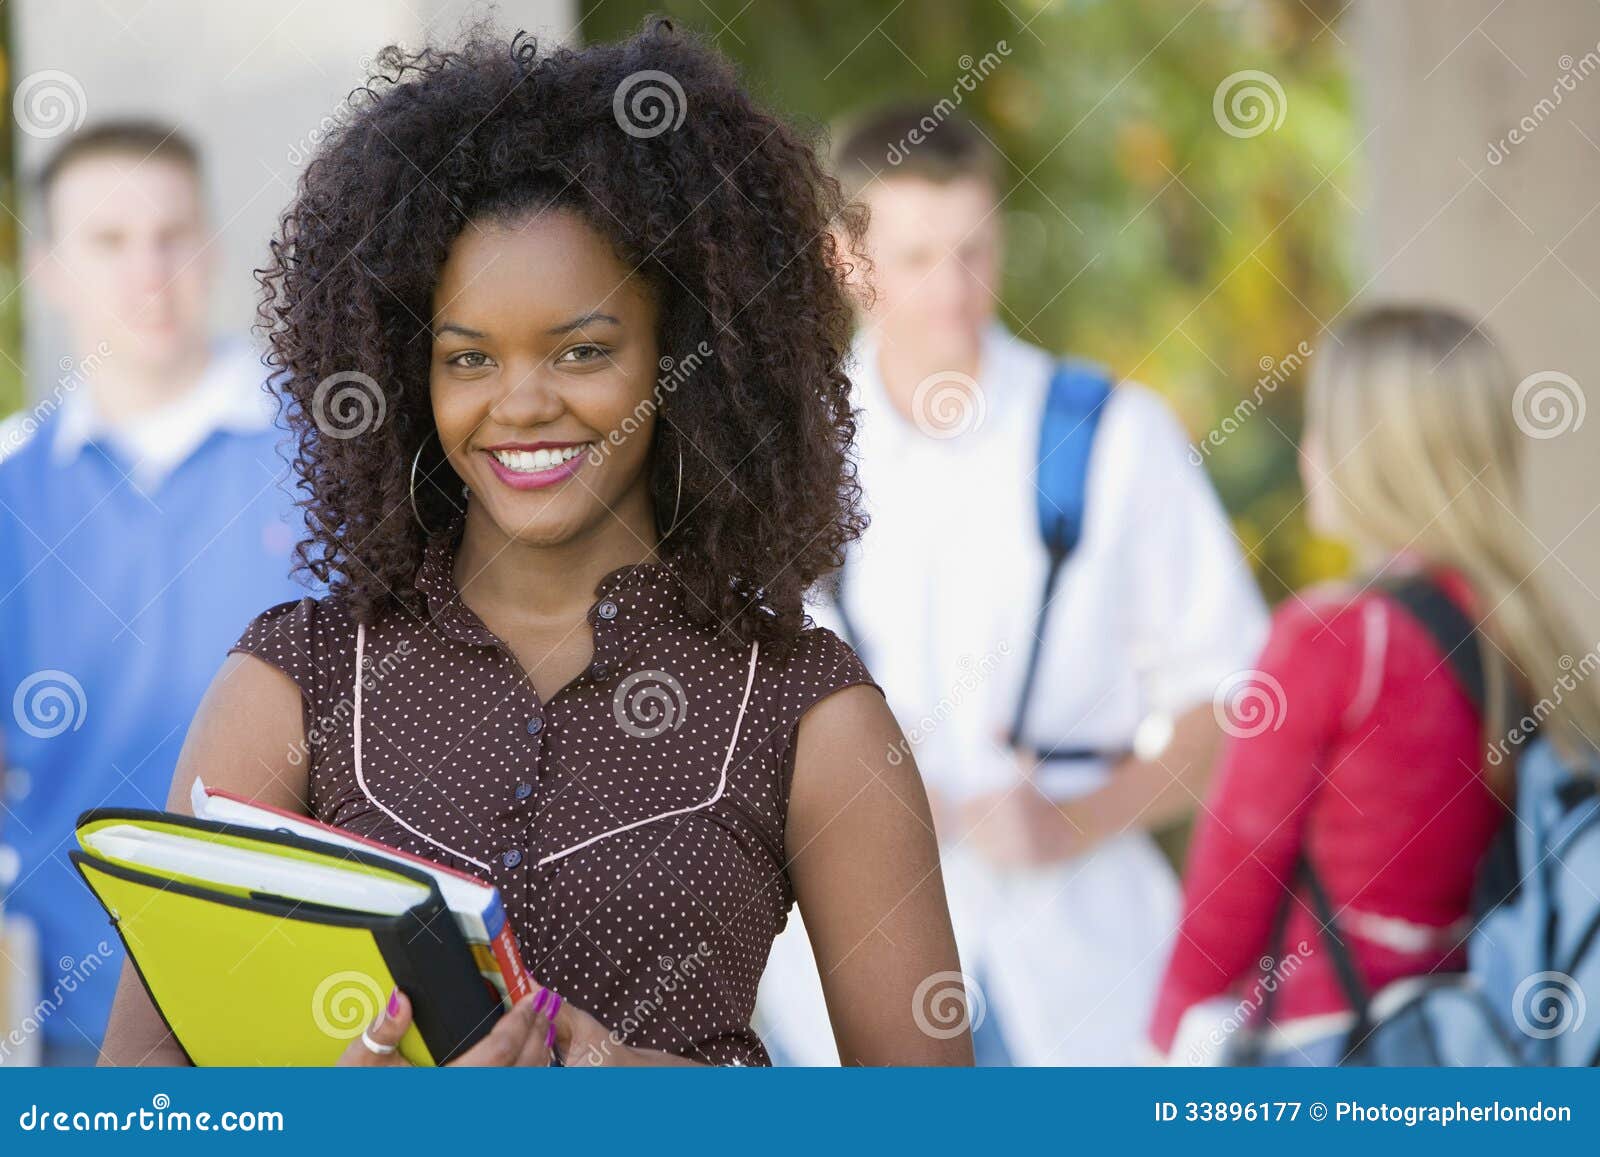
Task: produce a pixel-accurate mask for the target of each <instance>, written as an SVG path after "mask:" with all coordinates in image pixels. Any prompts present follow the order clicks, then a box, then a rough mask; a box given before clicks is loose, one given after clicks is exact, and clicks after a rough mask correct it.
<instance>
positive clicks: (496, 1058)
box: [339, 988, 593, 1068]
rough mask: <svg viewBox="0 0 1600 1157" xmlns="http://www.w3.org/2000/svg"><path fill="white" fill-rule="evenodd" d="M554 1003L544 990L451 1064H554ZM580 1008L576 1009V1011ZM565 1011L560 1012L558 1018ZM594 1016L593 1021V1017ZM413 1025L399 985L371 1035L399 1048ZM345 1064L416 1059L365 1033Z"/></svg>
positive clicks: (394, 1064) (384, 1064) (386, 1064)
mask: <svg viewBox="0 0 1600 1157" xmlns="http://www.w3.org/2000/svg"><path fill="white" fill-rule="evenodd" d="M551 1003H554V1002H553V1000H552V993H551V992H550V990H549V989H546V988H541V989H539V991H538V992H537V993H535V994H533V995H531V996H525V997H523V998H522V999H521V1000H519V1001H517V1003H516V1004H514V1005H512V1006H511V1011H510V1012H508V1013H506V1014H505V1015H504V1016H502V1017H501V1018H500V1019H499V1020H498V1021H496V1022H495V1025H494V1027H493V1028H492V1029H490V1030H489V1032H488V1034H487V1035H485V1036H484V1038H483V1039H482V1040H480V1041H479V1042H478V1043H477V1044H475V1045H473V1046H472V1047H471V1048H469V1049H468V1050H467V1051H466V1052H464V1053H462V1054H461V1055H460V1056H458V1057H457V1058H456V1059H455V1060H453V1061H451V1062H450V1064H452V1065H461V1066H465V1067H474V1066H476V1067H487V1066H499V1065H548V1064H549V1063H550V1048H549V1044H548V1042H549V1040H550V1038H551V1032H550V1018H549V1016H548V1015H547V1011H546V1010H547V1008H548V1006H549V1005H550V1004H551ZM571 1011H572V1012H576V1011H577V1010H576V1009H573V1010H571ZM566 1012H567V1010H565V1009H560V1010H558V1011H557V1013H556V1019H557V1021H558V1022H559V1021H560V1020H562V1019H563V1017H564V1014H565V1013H566ZM590 1019H593V1018H592V1017H591V1018H590ZM410 1027H411V1001H410V999H409V998H407V996H406V994H405V993H403V992H401V991H400V990H399V989H398V988H397V989H395V990H394V991H393V992H391V993H390V994H389V1003H388V1006H387V1007H386V1008H384V1009H383V1011H382V1012H380V1013H379V1014H378V1019H377V1020H376V1021H375V1022H374V1023H373V1025H372V1027H371V1028H369V1029H368V1030H367V1036H368V1037H369V1038H370V1039H371V1040H372V1041H373V1043H375V1044H378V1045H391V1046H396V1045H399V1043H400V1038H401V1037H403V1036H404V1035H405V1034H406V1030H407V1029H409V1028H410ZM339 1064H341V1065H358V1066H366V1067H369V1068H408V1067H410V1065H411V1062H410V1061H408V1060H406V1059H405V1057H403V1056H401V1055H400V1054H399V1053H398V1052H392V1053H383V1054H380V1053H375V1052H373V1051H372V1050H371V1049H369V1048H368V1047H367V1046H366V1044H365V1043H364V1042H363V1041H362V1039H361V1038H360V1037H357V1038H356V1039H355V1040H353V1041H351V1042H350V1046H349V1047H348V1048H346V1049H345V1050H344V1055H343V1056H341V1057H340V1058H339Z"/></svg>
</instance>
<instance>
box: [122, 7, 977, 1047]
mask: <svg viewBox="0 0 1600 1157" xmlns="http://www.w3.org/2000/svg"><path fill="white" fill-rule="evenodd" d="M380 59H381V61H382V67H383V68H385V69H386V70H387V75H385V76H383V77H380V78H378V79H377V80H375V81H374V82H373V84H372V86H371V88H370V89H369V90H367V92H368V100H367V102H366V103H365V105H364V106H363V107H362V108H361V109H360V110H359V112H358V113H357V115H355V116H354V117H353V118H352V120H351V121H350V122H349V124H348V125H346V126H344V127H343V128H342V129H341V130H340V132H339V133H338V134H337V135H336V136H334V137H332V138H331V139H330V140H329V141H328V142H327V143H326V145H325V147H324V149H323V151H322V152H321V153H320V154H319V156H318V157H317V158H315V159H314V160H313V161H312V162H311V164H310V165H309V166H308V167H307V170H306V173H305V177H304V180H303V182H302V186H301V189H300V191H299V195H298V197H297V199H296V201H295V203H294V205H293V206H292V207H291V208H290V210H289V211H288V213H287V214H286V215H285V218H284V223H283V230H282V234H281V236H280V237H279V239H278V240H277V241H276V242H275V244H274V248H273V255H274V257H273V262H272V264H271V266H270V267H269V268H268V269H267V270H266V271H265V272H264V273H263V274H262V280H263V284H264V285H265V287H266V289H267V300H266V303H265V304H264V306H263V314H264V317H265V319H266V321H267V323H268V325H267V328H268V329H269V332H270V337H271V342H272V349H273V359H274V361H275V362H276V364H277V365H278V366H279V367H280V369H281V370H282V373H281V375H280V376H279V378H278V379H277V380H278V385H279V388H280V389H281V390H282V392H283V394H284V395H285V398H286V400H287V401H288V402H289V403H290V404H289V406H288V408H287V413H288V415H289V421H290V423H291V425H292V427H293V430H294V432H295V435H296V437H297V443H298V447H297V449H298V452H297V454H296V456H295V467H296V470H297V472H298V474H299V478H300V483H301V487H302V489H303V490H304V492H305V495H306V498H305V500H304V505H305V507H306V509H307V512H308V514H309V519H308V523H309V525H310V527H311V528H312V529H311V537H310V539H309V540H308V541H307V542H305V543H303V544H302V545H301V560H302V562H303V563H304V564H305V565H306V567H307V568H308V569H309V570H310V571H311V572H312V573H313V574H315V575H317V576H318V577H320V578H322V579H323V580H325V581H326V582H327V583H328V586H329V594H328V596H327V597H326V598H324V599H320V600H316V599H305V600H302V601H301V602H299V603H284V604H281V605H279V606H276V607H272V608H270V609H268V610H267V611H265V612H264V613H262V614H261V615H259V616H258V617H257V618H256V619H255V620H254V621H253V622H252V623H251V624H250V625H249V627H248V628H247V629H246V630H245V632H244V634H243V636H242V637H241V638H240V639H239V641H238V642H237V643H236V644H235V645H234V647H233V652H234V653H233V654H232V655H230V656H229V657H228V658H227V659H226V661H225V662H224V664H223V667H222V670H221V671H220V672H219V674H218V675H217V677H216V680H215V681H214V682H213V684H212V686H211V689H210V691H209V692H208V694H207V697H206V700H205V702H204V703H203V704H202V707H201V709H200V711H199V713H198V715H197V716H196V718H195V721H194V724H193V726H192V728H191V729H190V733H189V737H188V740H187V742H186V743H185V746H184V751H183V755H182V758H181V760H180V762H179V766H178V769H177V772H176V774H175V776H174V780H173V784H172V792H171V796H170V802H169V806H171V807H172V808H174V809H175V810H187V807H188V800H189V794H190V786H191V784H192V783H193V781H194V779H195V778H196V776H197V775H199V774H200V773H201V772H202V770H203V772H204V776H205V780H206V783H207V784H208V785H211V786H214V787H221V788H227V789H231V790H233V791H234V792H237V793H239V794H242V795H245V796H250V797H254V798H256V799H259V800H262V801H264V802H267V803H271V804H274V805H277V806H280V807H285V808H290V809H294V810H297V811H300V812H303V813H305V814H309V815H312V816H315V817H316V818H318V819H320V820H322V821H324V822H326V823H329V824H333V825H335V826H338V827H342V828H346V829H348V830H350V831H352V832H355V833H358V834H360V835H363V836H366V837H368V838H372V839H377V840H381V841H383V842H386V843H389V844H392V845H394V846H396V847H399V848H401V849H403V850H405V851H409V852H413V853H416V854H419V855H424V856H427V857H429V858H430V859H434V860H437V861H439V862H440V863H442V864H445V865H447V866H449V867H453V868H456V869H458V870H461V871H466V872H472V873H474V874H476V875H478V876H480V877H481V878H483V879H486V880H488V881H490V882H491V883H493V884H494V885H495V886H496V887H497V888H498V889H499V890H500V892H501V894H502V896H503V898H504V901H505V905H506V912H507V917H508V920H509V922H510V924H511V926H512V928H513V929H514V931H515V932H516V934H517V938H518V941H519V943H520V946H521V950H522V954H523V957H524V958H525V960H526V961H527V962H528V964H529V967H530V969H531V971H532V972H533V973H534V976H535V978H536V979H537V980H538V981H539V982H540V988H539V991H538V996H537V997H529V998H527V999H525V1000H524V1001H522V1002H521V1003H519V1004H518V1005H517V1006H516V1008H514V1009H513V1010H512V1011H511V1012H510V1013H509V1014H507V1015H506V1016H505V1017H503V1018H502V1019H501V1020H500V1021H499V1022H498V1023H497V1024H496V1025H495V1027H494V1028H493V1030H492V1031H491V1032H490V1033H489V1034H488V1036H486V1037H485V1038H484V1040H483V1041H482V1042H480V1043H479V1044H477V1045H475V1046H473V1048H472V1049H470V1050H469V1051H468V1052H467V1053H466V1054H464V1056H463V1057H462V1058H459V1063H467V1064H539V1065H542V1064H547V1063H551V1062H552V1060H556V1061H558V1062H559V1063H565V1064H661V1063H701V1064H706V1063H709V1064H765V1063H767V1061H768V1057H767V1053H766V1050H765V1048H764V1047H763V1045H762V1042H761V1040H760V1038H759V1037H758V1036H757V1035H756V1033H755V1032H754V1031H753V1030H752V1028H751V1025H750V1020H751V1015H752V1012H753V1010H754V1006H755V996H756V987H757V984H758V982H759V981H760V978H761V974H762V971H763V969H764V968H765V965H766V961H767V955H768V951H769V949H770V948H771V945H772V940H773V938H774V937H775V936H776V935H777V934H778V932H779V931H780V930H781V929H782V928H783V926H784V924H785V922H786V920H787V914H788V911H789V909H790V907H791V906H792V905H793V904H794V903H796V902H798V903H799V905H800V906H801V908H802V910H803V911H804V914H805V922H806V926H807V929H808V932H809V934H810V936H811V940H812V945H813V948H814V950H815V955H816V958H817V962H818V965H819V968H820V970H821V973H822V976H823V981H824V988H825V990H826V993H827V997H828V1007H829V1014H830V1018H831V1020H832V1022H833V1029H834V1035H835V1037H836V1039H837V1041H838V1044H839V1049H840V1055H841V1057H842V1058H843V1059H844V1060H845V1061H847V1062H849V1063H862V1064H894V1063H900V1064H960V1063H970V1062H971V1058H972V1048H971V1041H970V1036H969V1035H968V1034H967V1033H966V1032H965V1031H960V1032H957V1033H953V1034H952V1033H951V1032H949V1031H947V1030H945V1029H944V1028H942V1027H941V1029H940V1031H938V1032H929V1031H926V1026H927V1025H928V1018H927V1014H926V1010H925V1009H923V1008H920V1007H918V1001H919V997H920V996H921V994H923V993H925V992H926V991H927V990H928V988H929V983H930V982H932V981H941V982H946V984H945V986H947V982H948V981H949V979H950V978H951V977H954V976H959V968H960V964H959V961H958V959H957V956H956V949H955V944H954V939H953V937H952V935H951V931H950V922H949V916H948V913H947V911H946V906H945V897H944V889H943V884H942V880H941V876H940V872H939V862H938V854H937V850H936V846H935V841H934V837H933V829H932V823H931V820H930V818H929V814H928V806H927V800H926V798H925V796H924V793H923V789H922V785H921V781H920V780H919V778H918V776H917V773H916V770H915V768H914V767H913V766H912V764H911V762H910V761H909V760H907V759H906V758H904V755H903V752H904V751H905V750H906V746H905V741H904V739H903V737H902V736H901V734H900V732H899V729H898V728H897V727H896V725H895V723H894V720H893V717H892V716H891V715H890V713H889V710H888V708H887V706H886V704H885V703H884V700H883V697H882V695H881V693H880V692H879V691H878V689H877V688H876V686H875V685H873V683H872V680H871V676H870V675H869V674H868V673H867V672H866V670H865V669H864V668H863V667H862V665H861V663H860V661H859V660H858V659H857V658H856V657H855V655H854V654H853V653H852V652H851V651H850V649H849V648H848V647H846V646H845V645H844V644H843V643H842V642H841V641H840V640H839V639H838V638H837V637H835V636H834V635H832V634H831V633H829V632H827V631H825V630H819V629H816V628H814V627H811V626H809V625H808V623H807V620H806V618H805V615H804V612H803V607H802V603H801V599H802V595H803V594H804V592H805V590H806V588H807V587H809V586H810V585H811V584H812V583H813V582H814V581H815V580H816V579H818V578H819V577H821V576H823V575H824V574H826V573H827V572H828V571H829V570H830V569H831V568H833V567H834V566H836V565H837V563H838V561H839V553H840V551H841V549H842V548H843V546H844V545H845V544H846V543H847V542H849V541H850V540H851V538H853V537H854V536H855V535H856V534H857V533H858V532H859V530H860V528H861V526H862V518H861V515H860V514H859V513H858V511H857V508H856V497H857V488H856V484H855V480H854V477H853V474H852V472H851V469H850V467H849V451H850V445H851V440H852V437H853V434H854V423H853V420H852V417H851V410H850V401H849V392H848V389H849V388H848V383H847V379H846V377H845V374H844V370H843V361H844V358H845V356H846V351H847V348H848V340H849V326H850V310H849V306H848V302H847V299H846V295H845V290H844V288H843V282H842V278H843V276H844V274H845V272H846V268H845V267H846V264H847V262H848V260H849V254H850V253H851V252H852V251H853V246H854V245H855V242H856V239H857V237H858V235H859V226H860V222H859V221H858V220H857V219H856V218H855V216H854V215H853V214H852V213H851V212H848V211H846V210H845V209H844V207H843V205H842V204H841V199H840V195H839V191H838V188H837V186H836V185H835V184H834V183H833V182H832V181H831V180H829V179H828V178H826V177H825V176H824V175H823V174H822V172H821V170H820V169H819V167H818V163H817V161H816V154H815V152H814V151H813V149H812V147H811V144H810V142H808V141H806V140H804V139H802V138H801V137H799V136H798V135H796V134H795V133H794V132H793V131H792V130H791V129H790V128H788V127H787V126H785V125H784V124H783V123H782V122H781V121H778V120H776V119H774V118H773V117H772V116H770V115H769V114H767V113H765V112H762V111H761V110H759V109H758V108H756V107H755V106H754V105H753V104H752V103H751V101H750V99H749V97H748V96H747V95H746V94H745V93H744V91H743V90H742V89H741V88H740V87H739V85H738V83H737V82H736V80H735V79H734V77H733V76H732V74H731V72H730V70H729V69H728V67H727V65H726V63H725V62H724V61H722V60H721V58H719V57H718V56H716V55H715V54H714V53H712V52H710V51H709V50H707V49H705V48H703V47H701V46H699V45H698V44H697V43H695V42H694V41H692V40H690V39H687V38H685V37H682V36H680V35H679V34H678V33H676V32H674V31H673V30H672V28H671V27H670V26H669V25H666V24H652V25H651V26H649V27H647V28H646V29H645V31H644V32H642V33H641V34H640V35H639V36H637V37H635V38H633V39H631V40H629V41H627V42H624V43H622V44H618V45H609V46H599V47H594V48H589V49H585V50H583V51H580V52H572V51H565V50H562V51H557V52H554V53H551V54H548V55H541V54H540V53H539V52H538V51H537V50H536V49H535V48H534V46H533V45H532V43H531V42H529V41H527V40H526V39H524V38H521V37H518V38H516V39H514V40H512V41H509V42H507V41H505V40H502V39H498V38H497V37H495V36H494V35H493V34H490V33H479V34H477V35H475V36H473V37H472V38H471V39H470V40H469V41H468V42H467V43H466V44H464V45H463V46H462V47H460V48H458V49H454V50H449V51H442V50H431V49H430V50H427V51H424V52H422V53H420V54H417V55H409V56H408V55H405V54H403V53H401V52H400V51H399V50H395V49H390V50H388V51H386V52H385V53H384V54H383V55H382V57H381V58H380ZM641 82H643V83H646V84H648V85H652V86H655V87H654V90H653V91H654V95H655V97H660V98H662V99H665V100H668V101H676V102H678V104H677V107H676V108H675V109H669V110H668V113H667V115H666V117H665V118H656V119H654V120H651V119H649V118H646V119H645V120H644V121H641V120H640V119H639V117H640V116H641V115H642V114H641V111H640V110H641V106H640V105H639V103H638V101H637V99H636V98H637V97H638V95H639V91H640V87H639V86H640V84H641ZM652 99H654V98H652ZM658 111H659V109H658ZM335 385H337V386H340V387H341V389H340V390H339V392H338V393H334V392H332V391H333V386H335ZM352 402H354V403H357V404H356V405H355V406H354V408H353V409H352V408H351V403H352ZM352 417H353V418H354V421H353V422H352V420H351V419H352ZM396 656H399V658H396ZM379 669H381V670H382V672H383V677H382V679H381V680H380V679H376V678H374V677H373V674H372V673H373V671H374V670H379ZM313 735H314V736H315V739H314V740H312V738H311V737H312V736H313ZM307 752H309V759H307V758H306V755H305V753H307ZM198 934H199V933H198V932H197V935H198ZM941 991H943V987H942V988H941ZM557 993H559V996H558V995H555V994H557ZM240 998H241V999H247V998H248V994H240ZM428 999H429V997H428V994H427V993H426V992H402V991H400V990H396V991H395V992H393V993H392V994H391V995H390V998H389V1001H388V1003H387V1007H386V1009H385V1010H384V1012H383V1013H382V1015H381V1017H380V1019H379V1022H378V1023H376V1024H374V1025H372V1026H370V1027H369V1029H368V1031H367V1033H366V1034H364V1036H362V1037H361V1038H360V1039H358V1040H357V1041H355V1042H354V1043H353V1044H351V1045H350V1047H349V1048H348V1049H347V1050H346V1052H345V1054H344V1058H343V1061H344V1063H347V1064H364V1065H394V1064H400V1063H403V1062H402V1061H400V1060H399V1058H398V1054H397V1053H395V1052H394V1051H393V1047H392V1046H394V1045H395V1044H396V1043H397V1042H398V1041H399V1040H400V1038H401V1036H402V1035H403V1034H404V1033H405V1032H406V1031H407V1029H408V1028H409V1027H410V1025H411V1018H412V1011H413V1004H412V1002H413V1001H417V1002H425V1001H427V1000H428ZM105 1051H106V1054H107V1056H108V1058H109V1059H110V1060H112V1061H113V1062H115V1063H183V1062H184V1061H185V1059H186V1058H185V1056H184V1054H183V1052H182V1049H181V1048H180V1047H179V1046H178V1045H177V1043H176V1042H175V1041H174V1040H173V1039H172V1037H171V1036H170V1034H168V1033H167V1032H166V1029H165V1026H164V1025H163V1024H162V1022H161V1020H160V1017H159V1014H158V1013H157V1012H156V1010H155V1009H154V1007H153V1006H152V1005H151V1003H150V1001H149V999H148V997H147V996H146V994H145V993H144V991H143V990H142V989H141V987H140V985H139V981H138V978H137V976H136V975H134V974H133V973H131V972H129V973H126V974H125V975H124V976H123V978H122V986H121V988H120V990H119V994H118V1003H117V1007H116V1010H115V1012H114V1013H113V1016H112V1023H111V1027H110V1030H109V1032H108V1035H107V1041H106V1046H105Z"/></svg>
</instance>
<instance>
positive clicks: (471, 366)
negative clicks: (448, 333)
mask: <svg viewBox="0 0 1600 1157" xmlns="http://www.w3.org/2000/svg"><path fill="white" fill-rule="evenodd" d="M445 361H446V362H447V363H449V364H450V365H452V366H460V367H461V368H462V369H464V370H476V369H481V368H483V367H484V366H486V365H488V364H489V355H488V354H486V353H483V352H482V351H481V350H462V351H461V352H460V353H458V354H451V355H450V356H449V357H448V358H446V359H445Z"/></svg>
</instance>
